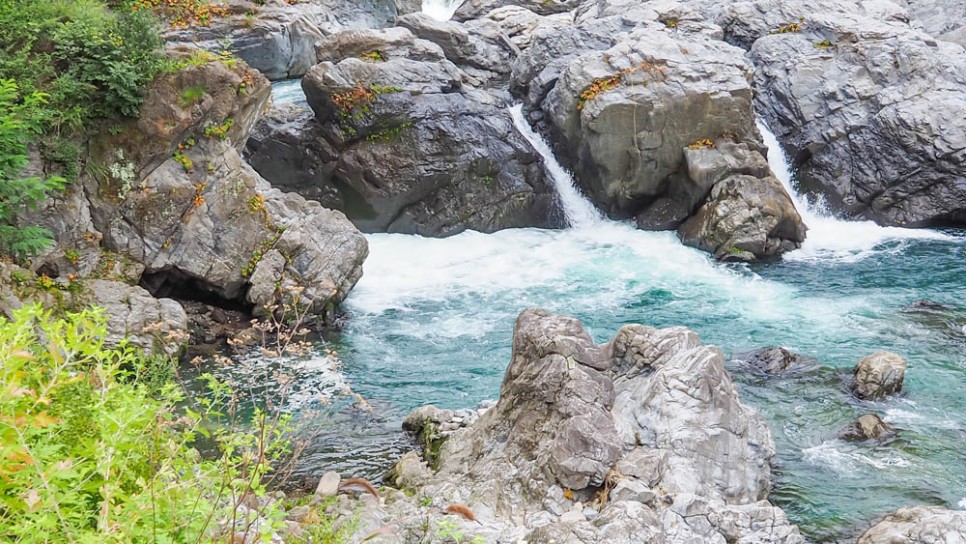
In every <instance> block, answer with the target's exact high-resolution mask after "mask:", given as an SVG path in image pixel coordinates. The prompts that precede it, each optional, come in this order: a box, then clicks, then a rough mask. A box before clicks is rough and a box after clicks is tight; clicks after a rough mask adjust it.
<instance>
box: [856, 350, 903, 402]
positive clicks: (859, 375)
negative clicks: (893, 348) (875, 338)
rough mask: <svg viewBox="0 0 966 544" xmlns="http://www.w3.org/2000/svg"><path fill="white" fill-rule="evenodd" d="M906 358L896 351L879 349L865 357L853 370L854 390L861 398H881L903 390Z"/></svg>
mask: <svg viewBox="0 0 966 544" xmlns="http://www.w3.org/2000/svg"><path fill="white" fill-rule="evenodd" d="M906 366H907V363H906V360H905V359H903V358H902V357H901V356H899V355H896V354H895V353H890V352H888V351H878V352H876V353H873V354H872V355H869V356H866V357H863V358H862V360H860V361H859V362H858V363H857V364H856V365H855V370H854V371H853V375H854V380H853V382H852V392H853V393H855V396H857V397H859V398H860V399H873V400H874V399H879V398H882V397H885V396H888V395H891V394H893V393H898V392H899V391H900V390H902V382H903V380H904V379H905V376H906Z"/></svg>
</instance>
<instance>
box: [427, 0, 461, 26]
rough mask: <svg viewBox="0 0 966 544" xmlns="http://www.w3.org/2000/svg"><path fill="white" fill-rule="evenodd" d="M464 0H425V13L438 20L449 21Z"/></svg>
mask: <svg viewBox="0 0 966 544" xmlns="http://www.w3.org/2000/svg"><path fill="white" fill-rule="evenodd" d="M462 4H463V0H423V13H425V14H426V15H429V16H430V17H432V18H433V19H436V20H437V21H449V20H450V19H452V18H453V14H454V13H456V10H457V9H458V8H459V7H460V6H461V5H462Z"/></svg>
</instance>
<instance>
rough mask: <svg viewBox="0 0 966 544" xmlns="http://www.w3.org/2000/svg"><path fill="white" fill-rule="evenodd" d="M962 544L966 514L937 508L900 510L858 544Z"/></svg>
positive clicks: (889, 516)
mask: <svg viewBox="0 0 966 544" xmlns="http://www.w3.org/2000/svg"><path fill="white" fill-rule="evenodd" d="M896 542H902V543H903V544H940V543H942V544H962V543H963V542H966V511H963V510H947V509H946V508H940V507H937V506H915V507H912V508H900V509H899V510H896V511H895V512H893V513H891V514H889V515H887V516H885V517H884V518H882V519H881V520H879V521H878V522H877V523H876V524H875V525H873V526H872V527H871V528H870V529H868V530H867V531H865V532H864V533H862V536H860V537H859V540H858V542H857V544H893V543H896Z"/></svg>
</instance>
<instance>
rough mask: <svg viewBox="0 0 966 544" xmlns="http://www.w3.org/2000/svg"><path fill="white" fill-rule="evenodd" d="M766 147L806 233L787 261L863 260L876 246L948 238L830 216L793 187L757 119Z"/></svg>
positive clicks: (772, 139) (771, 140)
mask: <svg viewBox="0 0 966 544" xmlns="http://www.w3.org/2000/svg"><path fill="white" fill-rule="evenodd" d="M757 125H758V130H759V131H761V135H762V138H763V139H764V141H765V145H766V146H767V147H768V166H769V167H771V170H772V172H774V174H775V177H776V178H778V180H779V181H780V182H781V183H782V185H783V186H784V187H785V190H786V191H788V195H789V196H790V197H791V198H792V202H793V203H794V204H795V208H796V209H798V213H799V215H801V216H802V221H804V222H805V225H806V226H807V227H808V233H807V235H806V238H805V243H804V244H802V249H800V250H798V251H795V252H792V253H790V254H787V255H786V256H785V258H786V259H792V260H804V259H810V258H828V257H836V258H839V259H845V260H855V259H858V258H864V257H866V256H869V255H871V254H872V253H875V252H876V247H877V246H880V245H881V244H883V243H884V242H887V241H891V240H906V239H925V240H930V239H931V240H945V239H949V237H948V236H946V235H944V234H942V233H939V232H936V231H931V230H925V229H904V228H898V227H883V226H880V225H878V224H876V223H875V222H874V221H846V220H843V219H837V218H836V217H835V216H834V215H832V214H831V213H830V212H829V211H828V209H826V207H825V206H824V205H823V204H822V202H821V201H818V202H815V203H813V202H809V201H808V199H806V198H805V197H804V196H802V194H801V193H799V192H798V191H797V190H796V188H795V186H794V185H793V184H792V169H791V166H790V165H789V162H788V158H787V157H786V156H785V151H784V149H782V146H781V144H779V143H778V138H776V137H775V135H774V134H773V133H772V132H771V130H769V129H768V126H767V125H765V123H764V122H763V121H762V120H761V119H758V121H757Z"/></svg>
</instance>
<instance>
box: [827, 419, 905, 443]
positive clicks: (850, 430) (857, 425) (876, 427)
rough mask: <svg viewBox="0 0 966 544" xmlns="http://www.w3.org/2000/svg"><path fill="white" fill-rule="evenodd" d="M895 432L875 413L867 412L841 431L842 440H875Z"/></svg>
mask: <svg viewBox="0 0 966 544" xmlns="http://www.w3.org/2000/svg"><path fill="white" fill-rule="evenodd" d="M893 434H895V431H893V430H892V427H890V426H889V425H887V424H886V423H885V422H884V421H882V418H880V417H879V416H877V415H875V414H865V415H864V416H861V417H859V419H857V420H855V421H853V422H852V423H850V424H849V425H847V426H846V427H845V428H844V429H842V430H841V431H839V438H841V439H842V440H853V441H858V440H873V439H881V438H886V437H889V436H891V435H893Z"/></svg>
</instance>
